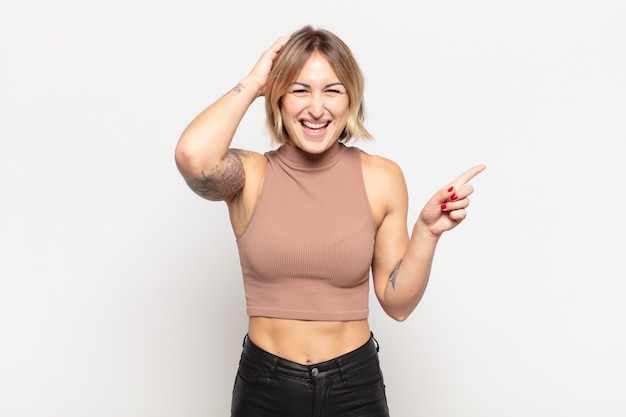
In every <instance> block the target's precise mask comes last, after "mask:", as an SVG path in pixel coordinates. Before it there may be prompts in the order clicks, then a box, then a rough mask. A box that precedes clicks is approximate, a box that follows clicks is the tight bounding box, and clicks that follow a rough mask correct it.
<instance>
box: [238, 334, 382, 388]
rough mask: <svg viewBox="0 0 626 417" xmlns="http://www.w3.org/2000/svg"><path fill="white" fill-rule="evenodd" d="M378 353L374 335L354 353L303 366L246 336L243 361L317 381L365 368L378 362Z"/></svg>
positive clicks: (276, 371) (274, 371) (275, 371)
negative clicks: (265, 348) (270, 351)
mask: <svg viewBox="0 0 626 417" xmlns="http://www.w3.org/2000/svg"><path fill="white" fill-rule="evenodd" d="M378 351H379V346H378V342H377V341H376V339H375V338H374V334H373V333H372V334H371V335H370V339H369V340H368V341H367V342H366V343H365V344H364V345H363V346H361V347H359V348H357V349H356V350H353V351H352V352H348V353H346V354H344V355H341V356H338V357H336V358H334V359H330V360H328V361H324V362H320V363H316V364H312V365H302V364H299V363H297V362H292V361H290V360H287V359H283V358H281V357H279V356H276V355H273V354H271V353H269V352H266V351H265V350H263V349H261V348H260V347H258V346H256V345H255V344H254V343H253V342H252V341H251V340H250V338H249V337H248V335H246V336H245V337H244V341H243V353H242V360H249V361H250V362H251V363H254V364H255V365H256V366H260V367H263V368H266V369H271V371H272V373H283V374H287V375H290V376H292V377H295V378H303V379H311V378H313V379H316V378H318V377H332V376H334V375H337V374H339V373H347V372H350V371H352V370H355V369H358V368H360V367H362V366H365V365H367V364H368V363H370V361H371V360H372V359H376V360H378V359H377V355H378Z"/></svg>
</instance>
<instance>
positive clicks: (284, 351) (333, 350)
mask: <svg viewBox="0 0 626 417" xmlns="http://www.w3.org/2000/svg"><path fill="white" fill-rule="evenodd" d="M248 336H249V337H250V340H251V341H252V343H254V344H255V345H256V346H258V347H260V348H261V349H263V350H265V351H266V352H269V353H271V354H273V355H276V356H278V357H281V358H283V359H287V360H289V361H291V362H296V363H299V364H303V365H312V364H316V363H320V362H325V361H327V360H330V359H334V358H336V357H338V356H341V355H344V354H346V353H349V352H352V351H353V350H356V349H358V348H359V347H361V346H363V345H364V344H365V343H366V342H367V341H368V340H369V338H370V327H369V323H368V321H367V320H357V321H304V320H286V319H276V318H269V317H250V321H249V324H248Z"/></svg>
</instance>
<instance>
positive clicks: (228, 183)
mask: <svg viewBox="0 0 626 417" xmlns="http://www.w3.org/2000/svg"><path fill="white" fill-rule="evenodd" d="M250 155H251V153H250V152H248V151H241V150H239V149H229V150H228V151H227V152H226V156H224V165H223V169H222V170H220V166H217V165H216V166H215V167H214V168H213V169H211V170H210V171H209V172H204V171H202V178H194V179H192V180H190V181H189V182H190V184H189V185H190V186H191V188H192V189H193V190H194V191H195V192H196V193H198V194H199V195H201V196H202V197H204V198H206V199H208V200H214V201H219V200H225V199H226V198H228V197H229V196H231V195H232V194H234V193H235V192H237V191H239V190H241V187H243V183H244V179H245V176H244V171H243V163H242V162H241V157H249V156H250Z"/></svg>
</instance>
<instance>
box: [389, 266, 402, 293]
mask: <svg viewBox="0 0 626 417" xmlns="http://www.w3.org/2000/svg"><path fill="white" fill-rule="evenodd" d="M400 265H402V259H400V261H399V262H398V263H397V264H396V267H395V268H393V271H391V274H389V282H391V288H393V289H394V290H395V289H396V278H397V277H398V271H399V270H400Z"/></svg>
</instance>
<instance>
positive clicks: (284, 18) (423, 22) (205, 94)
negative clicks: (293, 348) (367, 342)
mask: <svg viewBox="0 0 626 417" xmlns="http://www.w3.org/2000/svg"><path fill="white" fill-rule="evenodd" d="M624 22H626V3H625V2H623V1H621V0H615V1H608V0H597V1H577V0H573V1H564V0H563V1H557V0H544V1H536V0H530V1H495V0H493V1H488V0H477V1H461V0H451V1H445V2H442V1H421V0H417V1H411V2H409V1H397V0H390V1H384V2H376V3H368V2H365V1H360V0H359V1H356V0H350V1H337V0H333V1H330V0H318V1H316V2H302V1H277V0H273V1H242V0H231V1H191V0H180V1H176V2H173V1H167V2H166V1H154V0H153V1H148V0H125V1H121V0H110V1H108V2H88V1H78V0H76V1H71V0H59V1H55V2H48V1H43V0H39V1H29V0H24V1H16V0H4V1H3V3H2V5H0V37H1V38H0V141H1V142H0V143H1V148H0V149H1V151H0V200H1V203H0V415H1V416H3V417H53V416H54V417H57V416H63V417H79V416H80V417H85V416H89V417H174V416H175V417H181V416H185V417H200V416H203V417H204V416H216V417H217V416H228V415H229V408H230V392H231V389H232V383H233V381H234V375H235V370H236V366H237V361H238V358H239V353H240V348H241V341H242V338H243V336H244V334H245V330H246V316H245V305H244V294H243V286H242V282H241V276H240V270H239V263H238V258H237V252H236V245H235V241H234V237H233V235H232V231H231V229H230V225H229V223H228V218H227V212H226V207H225V205H224V204H223V203H211V202H208V201H204V200H202V199H200V198H199V197H197V196H196V195H195V194H193V193H192V192H191V191H190V190H189V189H188V188H187V187H186V185H185V183H184V181H183V180H182V177H180V175H179V174H178V172H177V170H176V167H175V164H174V147H175V145H176V141H177V140H178V137H179V135H180V133H181V132H182V130H183V129H184V127H185V126H186V124H187V123H188V122H189V121H190V120H191V119H192V118H193V117H194V116H195V115H196V114H198V113H199V112H200V111H201V110H202V109H203V108H205V107H206V106H207V105H209V104H210V103H211V102H212V101H213V100H215V99H216V98H217V97H219V96H220V95H222V94H224V93H225V92H226V91H228V90H229V89H230V88H232V86H233V85H234V84H236V83H237V82H238V81H239V79H240V78H242V77H243V76H245V75H246V74H247V72H248V71H249V70H250V69H251V68H252V66H253V65H254V63H255V62H256V60H257V58H258V57H259V56H260V54H261V53H262V52H263V51H264V50H265V49H266V48H267V47H269V46H270V45H271V43H272V42H273V41H274V40H275V39H276V38H277V37H278V36H280V35H283V34H285V33H288V32H291V31H292V30H295V29H297V28H299V27H300V26H302V25H304V24H312V25H314V26H318V27H324V28H327V29H330V30H332V31H334V32H335V33H337V34H338V35H339V36H341V37H342V38H343V39H344V40H345V41H346V42H347V43H348V44H349V45H350V46H351V48H352V50H353V52H354V53H355V55H356V57H357V59H358V61H359V63H360V64H361V66H362V69H363V72H364V73H365V77H366V98H365V100H366V108H367V126H368V128H369V129H370V131H371V132H372V133H373V134H374V136H375V137H376V142H374V143H363V142H358V143H356V145H358V146H361V147H362V148H363V149H365V150H367V151H368V152H371V153H377V154H380V155H383V156H386V157H388V158H390V159H393V160H395V161H396V162H398V164H400V166H401V167H402V168H403V170H404V173H405V176H406V179H407V183H408V185H409V190H410V198H411V203H410V217H409V226H410V227H412V224H413V222H414V221H415V219H416V217H417V214H418V213H419V210H420V208H421V206H422V204H423V203H424V202H425V201H426V200H427V199H428V198H429V197H430V195H432V193H434V192H435V190H437V189H438V188H439V187H441V186H444V185H445V184H446V183H447V182H448V181H450V180H452V179H453V178H455V177H456V176H457V175H458V174H459V173H460V172H462V171H464V170H465V169H467V168H469V167H471V166H473V165H475V164H477V163H486V164H487V165H488V168H487V170H486V171H485V172H484V173H482V174H481V175H480V176H478V177H477V178H476V179H475V180H474V181H473V184H474V186H475V187H476V192H475V194H474V196H473V198H472V205H471V207H470V211H469V217H468V219H467V221H466V222H464V223H463V224H462V225H461V226H460V227H458V228H457V229H455V230H454V231H453V232H451V233H449V234H448V235H446V236H445V237H444V238H443V239H442V240H441V243H440V246H439V249H438V252H437V254H436V259H435V265H434V268H433V272H432V278H431V282H430V284H429V288H428V290H427V292H426V295H425V297H424V299H423V301H422V303H421V304H420V306H419V307H418V309H417V310H416V311H415V313H414V314H413V315H412V316H411V317H410V318H409V319H408V320H407V321H406V322H404V323H396V322H394V321H393V320H391V319H390V318H388V317H386V316H385V315H384V313H383V312H382V310H381V309H380V307H379V306H378V305H377V303H376V301H375V300H374V298H372V304H371V313H370V317H371V323H372V327H373V330H374V332H375V335H376V337H377V338H378V340H379V342H380V344H381V361H382V366H383V372H384V374H385V378H386V383H387V388H388V399H389V405H390V409H391V412H392V415H393V416H394V417H412V416H429V417H502V416H507V417H517V416H520V417H522V416H523V417H528V416H533V417H539V416H551V417H553V416H567V417H573V416H577V417H578V416H580V417H583V416H584V417H588V416H594V417H609V416H624V415H626V396H625V395H624V393H626V378H625V376H624V375H626V355H625V354H624V352H626V323H625V321H626V320H625V317H626V307H625V303H624V301H625V299H626V283H625V282H624V281H625V278H626V274H625V272H624V271H625V267H626V262H625V255H624V249H626V245H624V234H625V232H626V222H625V219H624V213H623V210H624V207H625V206H626V199H625V197H624V195H625V194H626V192H625V191H624V180H625V179H626V169H625V168H624V162H623V160H624V155H625V154H624V151H623V142H624V140H625V139H626V99H625V97H626V41H625V40H626V25H625V24H624ZM262 104H263V103H262V100H258V101H257V102H256V103H255V104H254V105H253V106H252V108H251V109H250V112H249V113H248V115H247V117H246V119H245V120H244V121H243V123H242V125H241V127H240V130H239V131H238V133H237V136H236V139H235V145H236V146H237V147H240V148H248V149H253V150H257V151H264V150H267V149H269V146H270V145H269V138H268V136H267V134H266V133H265V130H264V125H263V121H264V113H263V106H262Z"/></svg>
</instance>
